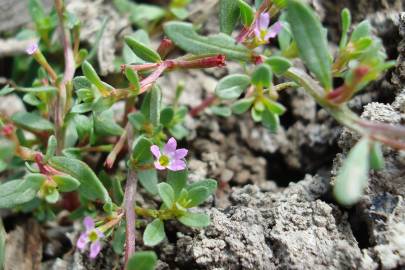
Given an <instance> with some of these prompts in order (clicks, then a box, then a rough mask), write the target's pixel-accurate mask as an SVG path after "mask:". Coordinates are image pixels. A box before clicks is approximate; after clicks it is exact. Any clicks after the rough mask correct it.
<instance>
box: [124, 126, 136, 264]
mask: <svg viewBox="0 0 405 270" xmlns="http://www.w3.org/2000/svg"><path fill="white" fill-rule="evenodd" d="M127 143H128V149H131V147H132V144H133V130H132V127H130V128H129V129H128V136H127ZM136 187H137V178H136V173H135V171H134V170H133V169H132V168H131V167H129V168H128V175H127V181H126V184H125V194H124V209H125V220H126V225H125V226H126V230H125V268H126V267H127V264H128V260H129V258H131V256H132V254H134V252H135V240H136V235H135V233H136V232H135V222H136V215H135V195H136Z"/></svg>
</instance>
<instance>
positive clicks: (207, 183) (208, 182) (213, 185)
mask: <svg viewBox="0 0 405 270" xmlns="http://www.w3.org/2000/svg"><path fill="white" fill-rule="evenodd" d="M217 186H218V182H217V181H216V180H214V179H204V180H200V181H198V182H195V183H193V184H191V185H188V186H187V190H188V191H190V190H191V189H193V188H197V187H205V188H207V189H208V192H209V193H210V194H213V193H214V192H215V190H216V189H217Z"/></svg>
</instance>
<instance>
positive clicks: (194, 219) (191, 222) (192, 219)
mask: <svg viewBox="0 0 405 270" xmlns="http://www.w3.org/2000/svg"><path fill="white" fill-rule="evenodd" d="M178 220H179V221H180V222H181V223H182V224H184V225H186V226H189V227H196V228H201V227H207V226H208V225H210V223H211V221H210V217H209V216H208V215H206V214H203V213H190V212H187V213H186V214H185V215H183V216H181V217H180V218H178Z"/></svg>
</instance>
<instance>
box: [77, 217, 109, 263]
mask: <svg viewBox="0 0 405 270" xmlns="http://www.w3.org/2000/svg"><path fill="white" fill-rule="evenodd" d="M83 225H84V228H85V231H84V232H83V233H82V234H80V237H79V239H78V240H77V248H78V249H80V251H84V250H85V249H86V247H87V244H88V243H91V244H90V258H92V259H94V258H95V257H97V255H98V254H99V253H100V250H101V242H100V239H101V238H104V234H103V232H101V231H100V230H99V229H97V228H96V227H95V224H94V220H93V219H92V218H91V217H85V218H84V220H83Z"/></svg>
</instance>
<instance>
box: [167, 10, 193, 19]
mask: <svg viewBox="0 0 405 270" xmlns="http://www.w3.org/2000/svg"><path fill="white" fill-rule="evenodd" d="M170 12H171V13H172V14H173V15H174V16H175V17H176V19H179V20H185V19H187V17H188V15H189V12H188V11H187V9H185V8H176V7H171V8H170Z"/></svg>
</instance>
